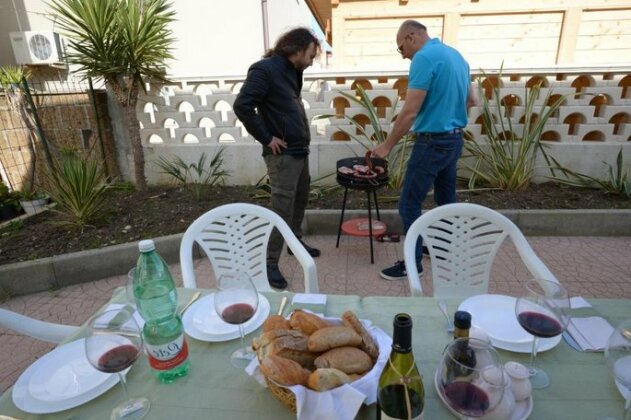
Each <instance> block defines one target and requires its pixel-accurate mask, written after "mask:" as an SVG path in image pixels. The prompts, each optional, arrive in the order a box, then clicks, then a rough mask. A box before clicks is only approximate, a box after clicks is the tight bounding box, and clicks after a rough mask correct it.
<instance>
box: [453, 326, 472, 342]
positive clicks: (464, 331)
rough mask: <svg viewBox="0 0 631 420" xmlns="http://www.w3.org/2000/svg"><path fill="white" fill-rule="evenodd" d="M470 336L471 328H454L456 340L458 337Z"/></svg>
mask: <svg viewBox="0 0 631 420" xmlns="http://www.w3.org/2000/svg"><path fill="white" fill-rule="evenodd" d="M462 337H465V338H466V337H469V328H456V329H454V340H455V339H456V338H462Z"/></svg>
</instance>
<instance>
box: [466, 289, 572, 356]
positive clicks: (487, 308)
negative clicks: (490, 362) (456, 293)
mask: <svg viewBox="0 0 631 420" xmlns="http://www.w3.org/2000/svg"><path fill="white" fill-rule="evenodd" d="M516 300H517V299H515V298H514V297H511V296H504V295H477V296H471V297H470V298H467V299H465V301H464V302H462V303H461V304H460V306H459V307H458V310H460V311H467V312H469V313H470V314H471V325H473V326H475V327H477V328H480V329H482V330H484V331H485V332H486V333H487V334H488V335H489V338H490V339H491V343H492V344H493V345H494V346H495V347H498V348H501V349H504V350H509V351H513V352H516V353H530V351H531V349H532V335H531V334H530V333H529V332H528V331H526V330H524V329H523V328H522V327H521V325H519V322H517V316H515V301H516ZM560 342H561V335H558V336H556V337H552V338H539V340H538V341H537V351H538V352H542V351H546V350H550V349H551V348H553V347H555V346H556V345H557V344H559V343H560Z"/></svg>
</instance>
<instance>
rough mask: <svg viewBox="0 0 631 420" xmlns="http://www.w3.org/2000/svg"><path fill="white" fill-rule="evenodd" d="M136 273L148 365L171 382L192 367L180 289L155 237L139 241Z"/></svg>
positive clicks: (160, 377)
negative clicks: (179, 306)
mask: <svg viewBox="0 0 631 420" xmlns="http://www.w3.org/2000/svg"><path fill="white" fill-rule="evenodd" d="M138 249H139V250H140V257H139V258H138V263H137V264H136V275H135V276H134V296H135V298H136V306H137V307H138V312H140V315H142V317H143V319H144V320H145V326H144V328H143V332H142V333H143V338H144V343H145V349H146V351H147V358H148V359H149V365H150V366H151V368H152V370H153V372H154V373H155V374H156V376H157V377H158V379H159V380H160V382H163V383H171V382H173V381H174V380H175V379H177V378H178V377H181V376H186V375H187V374H188V371H189V367H190V362H189V360H188V345H187V343H186V338H185V336H184V326H183V325H182V319H181V318H180V316H179V315H178V314H177V290H176V289H175V283H174V282H173V277H172V276H171V272H170V271H169V266H168V265H167V263H166V262H165V261H164V260H163V259H162V257H160V255H158V253H157V252H156V246H155V244H154V242H153V241H152V240H150V239H149V240H144V241H140V242H139V243H138Z"/></svg>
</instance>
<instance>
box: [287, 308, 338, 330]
mask: <svg viewBox="0 0 631 420" xmlns="http://www.w3.org/2000/svg"><path fill="white" fill-rule="evenodd" d="M289 324H290V325H291V328H293V329H296V330H300V331H302V332H304V333H305V334H307V335H311V334H313V333H314V332H316V331H317V330H319V329H320V328H325V327H330V326H331V324H329V323H328V322H326V321H325V320H324V319H322V318H320V317H319V316H317V315H315V314H312V313H309V312H305V311H303V310H301V309H295V310H294V311H293V312H292V314H291V317H290V318H289Z"/></svg>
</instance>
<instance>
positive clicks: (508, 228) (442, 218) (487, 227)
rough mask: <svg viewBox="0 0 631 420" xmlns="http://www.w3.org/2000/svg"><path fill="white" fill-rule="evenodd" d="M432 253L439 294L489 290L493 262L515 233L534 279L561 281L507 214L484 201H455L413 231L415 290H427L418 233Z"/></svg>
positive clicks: (410, 261)
mask: <svg viewBox="0 0 631 420" xmlns="http://www.w3.org/2000/svg"><path fill="white" fill-rule="evenodd" d="M419 235H420V236H422V238H423V244H424V245H426V246H427V247H428V249H429V252H430V258H431V264H432V283H433V287H434V296H436V297H467V296H473V295H476V294H481V293H487V292H488V288H489V278H490V274H491V268H492V265H493V261H494V259H495V256H496V254H497V251H498V250H499V248H500V246H501V245H502V242H503V241H504V239H505V238H506V237H509V238H510V239H511V240H512V241H513V243H514V245H515V248H517V252H518V253H519V255H520V257H521V259H522V260H523V262H524V264H525V265H526V267H527V268H528V270H529V271H530V273H531V274H532V276H533V277H534V278H539V279H546V280H550V281H554V282H557V283H558V280H557V279H556V277H555V276H554V275H553V274H552V272H550V270H549V269H548V268H547V267H546V266H545V264H543V262H542V261H541V260H540V259H539V257H537V255H536V254H535V252H534V251H533V250H532V248H531V247H530V245H529V244H528V241H527V240H526V238H525V237H524V235H523V234H522V233H521V231H520V230H519V228H518V227H517V226H516V225H515V224H514V223H513V222H511V221H510V220H509V219H508V218H507V217H506V216H504V215H502V214H501V213H498V212H497V211H495V210H492V209H489V208H487V207H484V206H480V205H478V204H471V203H454V204H446V205H443V206H440V207H436V208H434V209H432V210H429V211H428V212H426V213H423V214H422V215H421V217H419V218H418V219H417V220H416V221H415V222H414V223H413V224H412V226H411V227H410V229H409V230H408V232H407V234H406V237H405V242H404V245H403V249H404V258H405V266H406V270H407V274H408V281H409V283H410V291H411V293H412V295H415V296H416V295H422V294H423V290H422V286H421V282H420V280H419V275H418V268H417V266H416V258H415V254H414V246H415V244H416V240H417V238H418V236H419Z"/></svg>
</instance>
